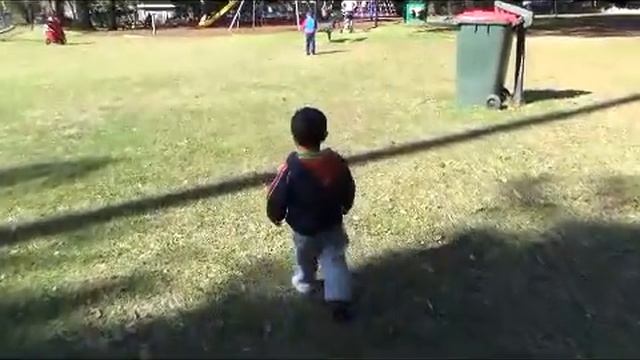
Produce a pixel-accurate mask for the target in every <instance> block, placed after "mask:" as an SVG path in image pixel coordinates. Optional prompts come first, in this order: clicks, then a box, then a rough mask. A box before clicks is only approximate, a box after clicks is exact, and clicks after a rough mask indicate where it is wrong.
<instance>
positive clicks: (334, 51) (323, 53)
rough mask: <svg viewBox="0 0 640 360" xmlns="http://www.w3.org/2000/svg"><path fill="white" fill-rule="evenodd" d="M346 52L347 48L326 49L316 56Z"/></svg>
mask: <svg viewBox="0 0 640 360" xmlns="http://www.w3.org/2000/svg"><path fill="white" fill-rule="evenodd" d="M345 52H347V50H325V51H318V52H317V53H316V56H323V55H333V54H340V53H345Z"/></svg>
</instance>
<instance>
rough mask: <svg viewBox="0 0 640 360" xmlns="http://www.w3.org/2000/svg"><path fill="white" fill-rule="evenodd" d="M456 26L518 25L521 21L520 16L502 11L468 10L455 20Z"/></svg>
mask: <svg viewBox="0 0 640 360" xmlns="http://www.w3.org/2000/svg"><path fill="white" fill-rule="evenodd" d="M455 20H456V22H457V23H458V24H499V25H511V26H515V25H518V24H519V23H520V22H521V21H522V20H521V19H520V16H518V15H516V14H511V13H508V12H504V11H494V10H468V11H465V12H463V13H461V14H459V15H458V16H456V18H455Z"/></svg>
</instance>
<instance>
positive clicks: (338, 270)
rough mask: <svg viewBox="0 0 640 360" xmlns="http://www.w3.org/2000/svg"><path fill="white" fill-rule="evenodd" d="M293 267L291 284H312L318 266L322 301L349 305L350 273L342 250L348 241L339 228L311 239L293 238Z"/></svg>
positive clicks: (345, 234) (342, 230)
mask: <svg viewBox="0 0 640 360" xmlns="http://www.w3.org/2000/svg"><path fill="white" fill-rule="evenodd" d="M293 242H294V244H295V255H296V267H295V272H294V275H293V278H292V283H293V285H294V286H296V288H297V287H298V285H300V284H302V285H305V284H311V283H313V282H315V281H316V273H317V271H318V265H320V268H321V269H322V274H323V275H324V300H325V301H351V296H352V289H351V272H350V271H349V267H348V266H347V260H346V256H345V255H346V254H345V252H346V249H347V245H348V244H349V238H348V237H347V233H346V232H345V231H344V228H343V227H342V226H337V227H335V228H333V229H330V230H328V231H323V232H321V233H318V234H316V235H313V236H306V235H302V234H298V233H295V232H294V234H293Z"/></svg>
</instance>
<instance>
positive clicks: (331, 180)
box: [267, 107, 355, 321]
mask: <svg viewBox="0 0 640 360" xmlns="http://www.w3.org/2000/svg"><path fill="white" fill-rule="evenodd" d="M291 133H292V135H293V140H294V142H295V144H296V148H297V151H294V152H292V153H290V154H289V156H288V157H287V160H286V161H285V163H284V164H282V165H281V166H280V167H279V168H278V174H277V176H276V178H275V179H274V180H273V182H272V183H271V186H270V187H269V190H268V195H267V215H268V217H269V219H270V220H271V221H272V222H273V223H274V224H276V225H280V224H281V223H282V221H283V220H285V219H286V222H287V223H288V224H289V226H290V227H291V229H292V230H293V242H294V247H295V256H296V266H295V271H294V274H293V277H292V278H291V283H292V285H293V287H294V288H295V289H296V290H297V291H298V292H300V293H302V294H310V293H312V292H313V290H315V287H314V286H315V285H317V284H318V282H317V278H316V273H317V271H318V265H320V267H321V268H322V273H323V275H324V300H325V302H326V303H327V304H328V305H329V306H330V307H331V309H332V312H333V317H334V319H335V320H337V321H344V320H348V318H349V317H350V303H351V300H352V298H351V297H352V288H351V272H350V271H349V268H348V266H347V262H346V256H345V255H346V254H345V253H346V249H347V245H348V242H349V240H348V238H347V234H346V232H345V230H344V227H343V224H342V221H343V216H344V215H345V214H347V213H348V212H349V210H350V209H351V207H352V206H353V200H354V196H355V182H354V180H353V177H352V176H351V171H350V170H349V167H348V165H347V163H346V161H345V160H344V159H343V158H342V157H341V156H340V155H339V154H338V153H336V152H334V151H333V150H331V149H330V148H325V149H322V150H321V149H320V146H321V144H322V142H324V140H325V139H326V138H327V118H326V117H325V115H324V114H323V113H322V112H321V111H320V110H318V109H315V108H311V107H304V108H302V109H299V110H298V111H296V112H295V114H294V115H293V117H292V118H291Z"/></svg>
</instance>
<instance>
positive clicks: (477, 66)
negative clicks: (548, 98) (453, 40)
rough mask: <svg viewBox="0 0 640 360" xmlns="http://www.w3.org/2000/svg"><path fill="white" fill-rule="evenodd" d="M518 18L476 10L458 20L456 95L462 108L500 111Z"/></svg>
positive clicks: (465, 13)
mask: <svg viewBox="0 0 640 360" xmlns="http://www.w3.org/2000/svg"><path fill="white" fill-rule="evenodd" d="M519 21H520V20H519V17H518V16H517V15H514V14H508V13H504V12H496V11H486V10H474V11H469V12H464V13H462V14H460V15H459V16H457V17H456V22H457V23H458V25H459V31H458V35H457V54H456V93H457V101H458V104H459V105H462V106H473V105H480V106H488V107H490V108H496V109H497V108H501V107H502V104H503V103H504V101H505V100H506V98H507V96H508V94H509V92H508V91H507V90H506V89H505V88H504V83H505V78H506V75H507V69H508V67H509V56H510V54H511V45H512V43H513V34H514V26H516V25H517V24H518V22H519Z"/></svg>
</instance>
